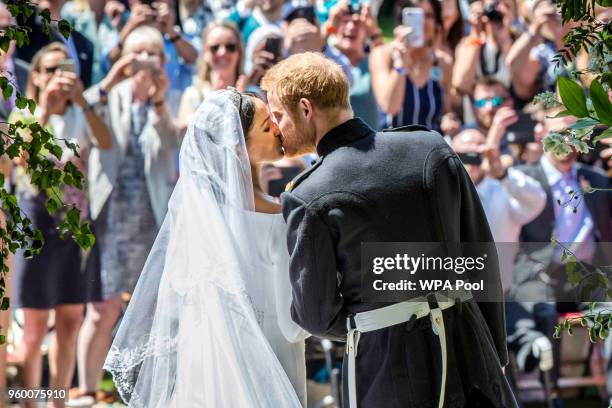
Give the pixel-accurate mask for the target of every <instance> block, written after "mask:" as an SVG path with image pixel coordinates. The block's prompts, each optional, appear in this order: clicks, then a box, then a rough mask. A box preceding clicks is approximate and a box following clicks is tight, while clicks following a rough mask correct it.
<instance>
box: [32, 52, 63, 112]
mask: <svg viewBox="0 0 612 408" xmlns="http://www.w3.org/2000/svg"><path fill="white" fill-rule="evenodd" d="M50 52H61V53H63V54H64V55H65V56H66V58H68V56H69V54H68V49H67V48H66V46H65V45H64V44H62V43H61V42H59V41H55V42H52V43H51V44H49V45H46V46H44V47H42V48H41V49H40V50H38V52H37V53H36V54H34V57H32V62H31V63H30V74H29V75H28V82H27V84H26V89H25V93H26V96H27V97H28V98H30V99H34V101H35V102H36V103H38V97H39V96H40V89H39V88H38V87H37V86H36V85H34V81H33V79H32V76H33V75H32V74H33V73H34V72H40V65H41V63H42V59H43V57H44V56H45V55H46V54H48V53H50Z"/></svg>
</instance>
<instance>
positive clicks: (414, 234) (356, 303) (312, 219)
mask: <svg viewBox="0 0 612 408" xmlns="http://www.w3.org/2000/svg"><path fill="white" fill-rule="evenodd" d="M400 130H401V131H400ZM317 153H318V154H319V156H320V158H319V159H318V160H317V161H316V162H315V163H314V165H313V166H312V168H310V169H309V170H307V171H306V172H304V173H302V174H301V175H299V176H298V177H297V178H296V179H295V180H294V181H293V182H292V184H290V186H289V191H288V192H285V193H283V194H282V196H281V197H282V204H283V215H284V217H285V220H286V221H287V223H288V226H289V232H288V247H289V251H290V254H291V266H290V275H291V283H292V287H293V304H292V309H291V313H292V316H293V319H294V320H295V321H296V322H297V323H298V324H299V325H301V326H302V327H304V328H305V329H306V330H308V331H310V332H311V333H312V334H314V335H316V336H321V337H326V338H330V339H334V340H345V339H346V333H347V327H346V318H347V316H348V315H349V314H352V313H357V312H363V311H367V310H372V309H377V308H380V307H381V304H380V303H363V302H362V301H361V295H360V291H361V271H360V268H361V265H360V264H361V253H360V248H361V243H362V242H441V241H446V242H466V241H470V242H491V241H492V237H491V233H490V231H489V226H488V223H487V221H486V218H485V214H484V212H483V210H482V207H481V204H480V201H479V198H478V194H477V193H476V190H475V189H474V186H473V185H472V183H471V181H470V179H469V177H468V176H467V174H466V173H465V170H464V169H463V166H462V164H461V162H460V160H459V159H458V158H457V156H456V155H455V154H454V152H453V151H452V149H451V148H450V147H449V146H448V145H447V143H446V142H445V141H444V140H443V139H442V137H441V136H440V135H439V134H438V133H435V132H430V131H428V130H427V129H425V128H423V127H417V126H413V127H410V128H403V129H398V130H396V131H389V132H382V133H375V132H374V131H373V130H372V129H370V128H369V127H368V126H367V125H366V124H365V123H364V122H362V121H361V120H360V119H351V120H349V121H347V122H345V123H343V124H342V125H340V126H338V127H336V128H334V129H332V130H331V131H330V132H329V133H327V134H326V135H325V136H324V137H323V139H322V140H321V141H320V143H319V144H318V146H317ZM495 281H496V285H495V287H494V288H489V290H494V291H499V297H498V298H499V299H501V297H502V294H501V291H502V289H501V282H500V280H499V276H498V275H497V278H496V280H495ZM382 306H384V304H383V305H382ZM443 316H444V320H445V322H446V333H447V339H448V375H447V385H446V398H445V405H444V406H445V407H449V408H450V407H461V408H463V407H470V408H474V407H514V406H516V402H515V400H514V397H513V395H512V393H511V391H510V388H509V386H508V384H507V382H506V380H505V378H504V376H503V373H502V370H501V366H502V365H505V364H506V363H507V351H506V331H505V321H504V311H503V306H502V304H501V303H476V302H475V301H474V300H470V301H468V302H465V303H463V304H462V305H461V307H451V308H449V309H447V310H445V311H444V314H443ZM356 361H357V363H356V372H357V375H356V379H357V381H356V384H357V401H358V406H359V408H392V407H397V408H399V407H402V408H405V407H411V408H413V407H414V408H416V407H435V406H437V401H438V395H439V387H440V376H441V374H440V371H441V356H440V350H439V343H438V339H437V337H436V335H435V334H434V333H433V332H432V330H431V322H430V320H429V319H419V320H417V321H416V322H415V321H412V322H408V323H404V324H398V325H395V326H391V327H388V328H385V329H381V330H377V331H374V332H368V333H363V334H362V335H361V338H360V341H359V351H358V354H357V360H356ZM345 366H346V364H345ZM345 392H346V384H345ZM344 399H345V401H344V406H348V404H347V401H346V398H344Z"/></svg>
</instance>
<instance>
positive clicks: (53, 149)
mask: <svg viewBox="0 0 612 408" xmlns="http://www.w3.org/2000/svg"><path fill="white" fill-rule="evenodd" d="M50 151H51V154H52V155H54V156H55V157H56V158H57V160H61V159H62V154H63V153H64V152H63V150H62V148H61V146H59V145H53V146H52V147H51V149H50Z"/></svg>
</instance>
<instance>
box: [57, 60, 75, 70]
mask: <svg viewBox="0 0 612 408" xmlns="http://www.w3.org/2000/svg"><path fill="white" fill-rule="evenodd" d="M58 68H59V70H60V71H62V72H76V65H75V63H74V61H73V60H71V59H63V60H61V61H60V63H59V65H58Z"/></svg>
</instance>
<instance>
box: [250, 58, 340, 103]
mask: <svg viewBox="0 0 612 408" xmlns="http://www.w3.org/2000/svg"><path fill="white" fill-rule="evenodd" d="M261 87H262V89H263V90H264V91H267V92H270V91H273V92H274V93H275V95H276V96H277V97H278V99H279V101H280V102H281V103H282V104H283V106H284V107H285V108H286V109H288V110H290V111H295V108H296V107H297V105H298V102H299V101H300V99H301V98H306V99H308V100H309V101H310V102H311V103H313V104H314V105H315V106H316V107H318V108H321V109H338V108H340V109H350V107H351V104H350V101H349V87H350V86H349V82H348V79H347V78H346V75H344V71H342V68H341V67H340V65H338V64H336V63H335V62H333V61H331V60H330V59H328V58H325V57H324V56H323V54H320V53H316V52H305V53H301V54H295V55H292V56H290V57H289V58H287V59H285V60H283V61H281V62H279V63H278V64H276V65H275V66H273V67H272V68H271V69H270V70H269V71H268V72H267V73H266V74H265V75H264V77H263V79H262V80H261Z"/></svg>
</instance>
